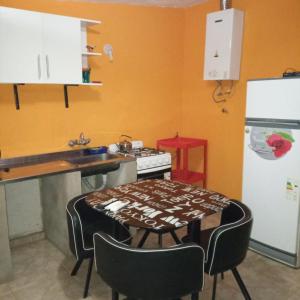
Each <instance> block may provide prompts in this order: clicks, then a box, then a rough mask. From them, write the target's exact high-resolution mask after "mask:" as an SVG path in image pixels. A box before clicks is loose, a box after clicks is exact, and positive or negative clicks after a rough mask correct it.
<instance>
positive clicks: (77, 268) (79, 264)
mask: <svg viewBox="0 0 300 300" xmlns="http://www.w3.org/2000/svg"><path fill="white" fill-rule="evenodd" d="M82 261H83V258H81V259H79V260H77V261H76V264H75V266H74V268H73V270H72V272H71V276H75V275H76V274H77V272H78V270H79V268H80V266H81V264H82Z"/></svg>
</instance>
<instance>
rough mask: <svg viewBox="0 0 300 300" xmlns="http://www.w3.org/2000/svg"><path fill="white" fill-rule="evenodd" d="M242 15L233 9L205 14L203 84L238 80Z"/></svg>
mask: <svg viewBox="0 0 300 300" xmlns="http://www.w3.org/2000/svg"><path fill="white" fill-rule="evenodd" d="M243 23H244V12H243V11H241V10H237V9H234V8H230V9H225V10H222V11H217V12H213V13H209V14H208V15H207V20H206V43H205V62H204V80H238V79H239V76H240V61H241V50H242V39H243Z"/></svg>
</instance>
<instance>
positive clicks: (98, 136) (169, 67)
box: [0, 0, 184, 157]
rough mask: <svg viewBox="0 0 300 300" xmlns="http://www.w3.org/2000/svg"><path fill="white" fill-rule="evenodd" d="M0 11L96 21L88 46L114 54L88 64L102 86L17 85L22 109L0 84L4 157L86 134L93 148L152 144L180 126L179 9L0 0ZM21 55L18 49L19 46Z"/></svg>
mask: <svg viewBox="0 0 300 300" xmlns="http://www.w3.org/2000/svg"><path fill="white" fill-rule="evenodd" d="M0 5H3V6H10V7H16V8H21V9H28V10H36V11H43V12H49V13H56V14H62V15H70V16H75V17H82V18H87V19H95V20H101V21H102V22H103V24H101V25H97V26H95V27H94V30H93V31H96V33H95V32H91V33H90V43H91V44H95V45H97V50H98V51H102V47H103V45H104V44H105V43H110V44H112V45H113V48H114V62H113V63H110V62H109V60H108V58H107V57H106V56H104V57H101V58H92V60H91V66H92V79H94V80H102V81H103V83H104V86H103V87H71V88H70V89H69V90H70V93H69V97H70V108H69V109H65V108H64V97H63V87H62V86H57V85H52V86H47V85H40V86H33V85H26V86H24V87H20V88H19V90H20V100H21V110H20V111H17V110H16V109H15V107H14V98H13V92H12V86H11V85H1V86H0V105H1V106H0V120H1V126H0V149H1V152H2V157H11V156H20V155H27V154H33V153H42V152H52V151H60V150H63V149H68V146H67V142H68V140H69V139H71V138H73V139H74V138H78V136H79V133H80V132H81V131H83V132H84V133H85V134H86V136H88V137H90V138H91V139H92V145H93V146H97V145H105V144H108V143H112V142H116V141H118V139H119V136H120V135H121V134H122V133H125V134H129V135H131V136H133V137H134V139H143V140H144V141H145V144H146V145H155V141H156V140H157V139H158V138H162V137H168V136H173V135H175V133H176V131H178V128H179V126H180V101H181V90H182V87H181V84H182V80H181V76H182V74H181V70H182V63H183V62H182V58H183V44H182V36H183V26H182V25H183V22H184V19H183V17H184V15H183V12H182V11H181V10H176V9H167V8H153V7H141V6H140V7H139V6H126V5H109V4H96V3H86V2H81V3H79V2H76V1H73V2H70V1H50V0H39V1H35V0H28V1H22V0H9V1H5V0H0ZM20 51H22V45H20Z"/></svg>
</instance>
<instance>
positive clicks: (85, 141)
mask: <svg viewBox="0 0 300 300" xmlns="http://www.w3.org/2000/svg"><path fill="white" fill-rule="evenodd" d="M90 142H91V139H90V138H85V137H84V133H83V132H81V133H80V135H79V140H77V139H76V140H70V141H69V143H68V145H69V146H70V147H74V146H76V145H87V144H89V143H90Z"/></svg>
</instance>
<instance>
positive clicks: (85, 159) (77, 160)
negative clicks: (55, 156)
mask: <svg viewBox="0 0 300 300" xmlns="http://www.w3.org/2000/svg"><path fill="white" fill-rule="evenodd" d="M119 157H120V156H119V155H117V154H109V153H102V154H96V155H86V156H78V157H70V158H67V159H65V161H67V162H69V163H71V164H75V165H83V164H89V163H92V162H96V161H105V160H110V159H116V158H119Z"/></svg>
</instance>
